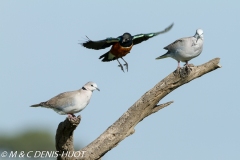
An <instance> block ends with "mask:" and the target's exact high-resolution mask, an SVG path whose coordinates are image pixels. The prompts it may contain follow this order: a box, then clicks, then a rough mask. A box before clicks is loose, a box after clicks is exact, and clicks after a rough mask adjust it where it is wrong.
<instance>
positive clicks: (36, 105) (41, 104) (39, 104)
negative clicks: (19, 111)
mask: <svg viewBox="0 0 240 160" xmlns="http://www.w3.org/2000/svg"><path fill="white" fill-rule="evenodd" d="M42 106H43V102H41V103H38V104H33V105H31V106H30V107H42Z"/></svg>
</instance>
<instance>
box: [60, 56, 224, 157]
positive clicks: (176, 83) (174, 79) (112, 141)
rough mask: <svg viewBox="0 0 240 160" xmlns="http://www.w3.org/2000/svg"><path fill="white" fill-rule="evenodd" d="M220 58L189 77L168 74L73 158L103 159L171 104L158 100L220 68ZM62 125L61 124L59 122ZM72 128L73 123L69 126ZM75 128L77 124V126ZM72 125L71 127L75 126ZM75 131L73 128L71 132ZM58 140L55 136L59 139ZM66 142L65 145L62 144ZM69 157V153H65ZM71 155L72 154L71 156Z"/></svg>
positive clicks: (70, 145) (70, 136)
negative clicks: (154, 114)
mask: <svg viewBox="0 0 240 160" xmlns="http://www.w3.org/2000/svg"><path fill="white" fill-rule="evenodd" d="M219 61H220V59H219V58H215V59H213V60H211V61H209V62H207V63H205V64H202V65H200V66H196V67H192V71H191V72H190V73H189V75H187V76H186V77H184V78H183V77H179V76H176V74H174V72H173V73H171V74H170V75H168V76H167V77H166V78H164V79H163V80H161V81H160V82H159V83H158V84H156V85H155V86H154V87H153V88H152V89H150V90H149V91H147V92H146V93H145V94H144V95H143V96H142V97H141V98H140V99H139V100H138V101H136V102H135V103H134V104H133V105H132V106H131V107H130V108H129V109H128V110H127V111H126V112H125V113H124V114H123V115H122V116H121V117H120V118H119V119H118V120H117V121H116V122H115V123H114V124H112V125H111V126H110V127H109V128H108V129H107V130H106V131H104V132H103V133H102V134H101V135H100V136H99V137H98V138H97V139H96V140H94V141H93V142H91V143H90V144H89V145H87V146H86V147H84V148H82V149H81V150H80V152H81V153H82V152H84V155H83V156H79V157H76V158H73V159H77V160H80V159H81V160H96V159H100V158H101V157H102V156H103V155H104V154H106V153H107V152H108V151H110V150H111V149H112V148H113V147H115V146H117V144H118V143H119V142H121V141H122V140H123V139H125V138H126V137H127V136H129V135H131V134H133V133H134V127H135V126H136V125H137V124H138V123H139V122H140V121H142V120H143V119H144V118H146V117H147V116H149V115H151V114H153V113H155V112H157V111H159V110H160V109H162V108H164V107H166V106H168V105H170V104H171V103H172V101H171V102H168V103H165V104H161V105H157V103H158V102H159V101H160V100H161V99H162V98H164V97H165V96H166V95H167V94H169V93H170V92H172V91H173V90H175V89H176V88H178V87H180V86H181V85H184V84H185V83H188V82H190V81H192V80H193V79H195V78H198V77H200V76H202V75H204V74H206V73H208V72H211V71H213V70H215V69H217V68H220V67H221V66H220V65H219ZM62 125H65V126H64V127H66V128H67V127H69V126H71V124H70V123H64V124H62ZM59 126H60V125H59ZM70 128H71V127H70ZM74 129H75V128H74ZM74 129H73V128H72V131H73V130H74ZM72 131H70V132H71V133H72ZM59 132H61V130H59V129H58V131H57V135H58V134H62V136H64V137H68V136H69V139H68V140H67V141H72V134H71V135H69V134H67V133H66V132H61V133H59ZM58 142H59V140H58V138H57V137H56V143H58ZM62 145H63V146H62ZM56 146H58V148H57V150H58V149H59V147H62V148H64V147H68V148H65V149H66V150H72V148H73V146H72V142H71V143H69V145H65V144H64V143H59V144H56ZM65 158H66V157H65ZM68 159H71V158H68Z"/></svg>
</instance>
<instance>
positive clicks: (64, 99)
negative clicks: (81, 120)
mask: <svg viewBox="0 0 240 160" xmlns="http://www.w3.org/2000/svg"><path fill="white" fill-rule="evenodd" d="M96 89H97V90H98V91H100V90H99V89H98V88H97V84H96V83H94V82H88V83H86V84H85V85H84V86H83V87H82V88H81V89H79V90H76V91H70V92H64V93H60V94H59V95H57V96H55V97H53V98H51V99H50V100H48V101H46V102H41V103H39V104H34V105H31V106H30V107H45V108H51V109H53V110H54V111H55V112H57V113H58V114H62V115H64V114H68V116H69V117H74V113H78V112H80V111H82V110H83V109H84V108H85V107H86V106H87V105H88V103H89V101H90V98H91V96H92V92H93V91H94V90H96Z"/></svg>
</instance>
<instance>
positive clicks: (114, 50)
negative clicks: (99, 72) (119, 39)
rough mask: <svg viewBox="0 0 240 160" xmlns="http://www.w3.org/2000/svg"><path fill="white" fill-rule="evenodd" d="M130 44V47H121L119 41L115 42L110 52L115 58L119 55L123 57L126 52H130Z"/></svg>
mask: <svg viewBox="0 0 240 160" xmlns="http://www.w3.org/2000/svg"><path fill="white" fill-rule="evenodd" d="M132 46H133V45H131V46H130V47H122V46H121V45H120V44H119V43H115V44H114V45H112V48H111V50H110V52H111V53H112V54H113V55H114V56H115V57H116V58H120V57H123V56H125V55H126V54H128V53H129V52H130V50H131V49H132Z"/></svg>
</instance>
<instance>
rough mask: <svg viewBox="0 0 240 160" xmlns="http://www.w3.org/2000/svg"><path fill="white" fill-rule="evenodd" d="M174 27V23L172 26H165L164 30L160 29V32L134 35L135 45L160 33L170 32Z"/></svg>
mask: <svg viewBox="0 0 240 160" xmlns="http://www.w3.org/2000/svg"><path fill="white" fill-rule="evenodd" d="M172 27H173V23H172V24H171V25H170V26H168V27H167V28H165V29H164V30H162V31H159V32H155V33H148V34H138V35H135V36H133V45H136V44H139V43H141V42H143V41H146V40H148V39H149V38H152V37H154V36H157V35H159V34H162V33H165V32H168V31H169V30H170V29H171V28H172Z"/></svg>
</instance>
